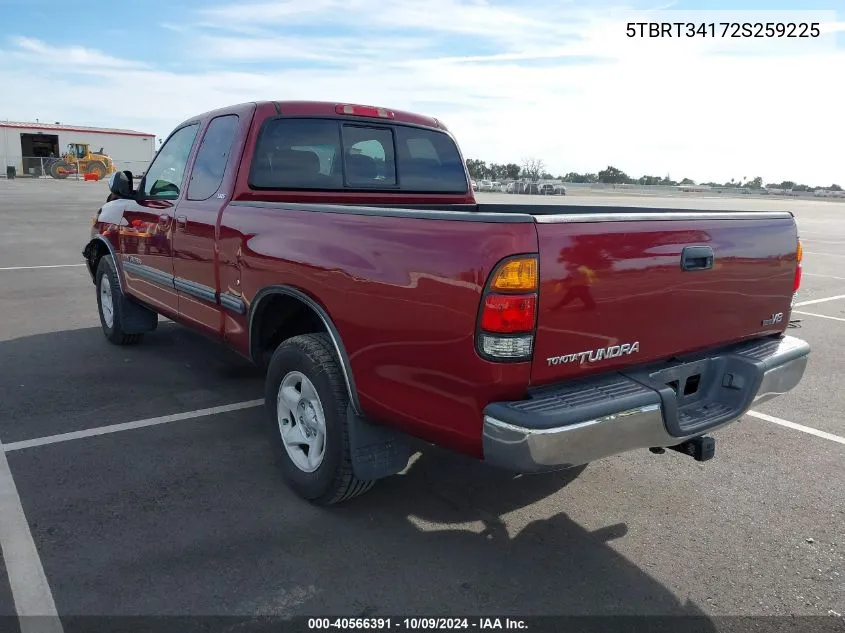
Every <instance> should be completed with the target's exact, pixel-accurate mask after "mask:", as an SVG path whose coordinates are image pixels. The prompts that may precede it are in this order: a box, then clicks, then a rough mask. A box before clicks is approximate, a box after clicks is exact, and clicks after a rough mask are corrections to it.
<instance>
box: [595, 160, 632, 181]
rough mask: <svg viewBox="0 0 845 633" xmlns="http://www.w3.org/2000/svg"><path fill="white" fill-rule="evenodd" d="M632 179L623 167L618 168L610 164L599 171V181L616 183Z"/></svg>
mask: <svg viewBox="0 0 845 633" xmlns="http://www.w3.org/2000/svg"><path fill="white" fill-rule="evenodd" d="M630 180H631V179H630V178H629V177H628V174H626V173H625V172H624V171H622V170H621V169H617V168H616V167H613V166H611V165H608V166H607V168H606V169H602V170H601V171H600V172H599V182H606V183H612V184H615V185H620V184H625V183H627V182H629V181H630Z"/></svg>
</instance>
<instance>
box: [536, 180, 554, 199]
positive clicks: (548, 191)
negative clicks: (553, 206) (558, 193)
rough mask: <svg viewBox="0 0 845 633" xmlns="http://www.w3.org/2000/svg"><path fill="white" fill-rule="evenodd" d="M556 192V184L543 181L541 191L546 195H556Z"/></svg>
mask: <svg viewBox="0 0 845 633" xmlns="http://www.w3.org/2000/svg"><path fill="white" fill-rule="evenodd" d="M554 192H555V186H554V185H553V184H552V183H550V182H547V183H543V184H542V185H540V186H539V193H541V194H542V195H544V196H551V195H554Z"/></svg>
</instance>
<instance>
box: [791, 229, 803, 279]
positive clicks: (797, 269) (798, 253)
mask: <svg viewBox="0 0 845 633" xmlns="http://www.w3.org/2000/svg"><path fill="white" fill-rule="evenodd" d="M802 259H804V248H803V247H802V246H801V240H798V247H797V248H796V250H795V261H796V264H795V278H794V279H793V280H792V292H798V288H800V287H801V260H802Z"/></svg>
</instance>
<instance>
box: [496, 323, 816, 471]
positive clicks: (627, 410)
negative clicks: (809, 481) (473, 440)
mask: <svg viewBox="0 0 845 633" xmlns="http://www.w3.org/2000/svg"><path fill="white" fill-rule="evenodd" d="M809 354H810V346H809V345H808V344H807V343H806V342H804V341H802V340H800V339H797V338H795V337H792V336H784V337H782V338H774V339H773V338H767V339H764V340H762V341H760V340H758V341H753V342H751V343H744V344H740V345H735V346H731V347H728V348H724V349H721V350H716V351H715V352H712V351H711V352H709V353H707V354H704V355H698V356H691V357H687V358H685V359H682V360H678V361H673V362H670V363H664V364H661V365H656V366H651V367H647V368H644V369H638V370H635V371H630V372H619V373H613V374H611V375H605V376H601V377H598V378H594V379H589V380H582V381H578V382H577V383H571V384H570V383H567V384H565V385H563V386H557V387H550V388H544V389H541V390H537V391H536V392H534V393H533V394H532V397H530V398H529V399H527V400H523V401H519V402H499V403H493V404H490V405H488V406H487V407H486V408H485V410H484V437H483V448H484V459H485V461H487V462H489V463H491V464H493V465H496V466H500V467H503V468H507V469H510V470H515V471H518V472H526V473H527V472H541V471H547V470H558V469H562V468H569V467H572V466H578V465H582V464H587V463H589V462H592V461H596V460H598V459H602V458H604V457H609V456H611V455H616V454H619V453H623V452H627V451H630V450H634V449H639V448H651V447H668V446H677V445H678V444H681V443H683V442H684V441H686V440H688V439H690V438H693V437H698V436H700V435H702V434H704V433H706V432H709V431H713V430H715V429H719V428H722V427H724V426H727V425H728V424H731V423H732V422H735V421H736V420H737V419H739V418H740V417H741V416H742V415H743V414H744V413H745V412H746V411H748V409H749V408H751V406H753V405H757V404H760V403H762V402H765V401H766V400H770V399H771V398H774V397H777V396H779V395H782V394H784V393H786V392H787V391H789V390H790V389H792V388H794V387H795V386H796V385H797V384H798V383H799V382H800V381H801V378H802V376H803V375H804V370H805V369H806V367H807V361H808V358H809ZM689 381H693V383H694V384H695V385H696V386H697V389H696V390H695V391H694V392H692V393H687V394H684V391H685V385H687V384H692V383H689Z"/></svg>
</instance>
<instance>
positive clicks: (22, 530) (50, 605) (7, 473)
mask: <svg viewBox="0 0 845 633" xmlns="http://www.w3.org/2000/svg"><path fill="white" fill-rule="evenodd" d="M2 449H3V444H0V549H2V551H3V562H4V563H5V566H6V575H7V576H8V578H9V585H10V586H11V588H12V599H13V600H14V602H15V611H16V612H17V614H18V619H19V621H18V624H19V626H20V629H21V633H34V632H35V631H38V632H39V633H42V632H43V633H62V631H63V630H64V629H63V628H62V623H61V621H60V620H59V617H58V616H59V614H58V612H57V611H56V603H55V601H54V600H53V593H52V592H51V591H50V585H49V584H48V583H47V576H46V575H45V574H44V566H43V565H42V564H41V557H40V556H39V555H38V549H37V548H36V547H35V541H34V540H33V538H32V532H31V531H30V530H29V523H28V522H27V520H26V515H25V514H24V511H23V506H22V505H21V498H20V495H19V494H18V489H17V486H15V480H14V479H13V478H12V471H11V470H10V469H9V462H8V460H7V459H6V453H5V451H4V450H2ZM32 616H42V617H39V618H33V617H32ZM43 616H48V617H46V618H45V617H43Z"/></svg>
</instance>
